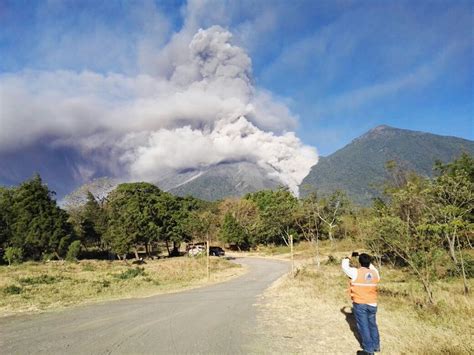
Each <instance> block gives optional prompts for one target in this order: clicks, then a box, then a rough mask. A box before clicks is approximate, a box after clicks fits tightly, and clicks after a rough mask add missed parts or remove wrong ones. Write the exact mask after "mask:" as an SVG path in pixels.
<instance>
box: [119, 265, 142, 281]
mask: <svg viewBox="0 0 474 355" xmlns="http://www.w3.org/2000/svg"><path fill="white" fill-rule="evenodd" d="M145 275H146V272H145V268H143V267H137V268H135V269H128V270H126V271H124V272H122V273H121V274H118V275H115V277H116V278H117V279H120V280H129V279H133V278H135V277H137V276H145Z"/></svg>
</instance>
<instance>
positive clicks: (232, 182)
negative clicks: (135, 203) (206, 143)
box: [158, 162, 282, 201]
mask: <svg viewBox="0 0 474 355" xmlns="http://www.w3.org/2000/svg"><path fill="white" fill-rule="evenodd" d="M185 174H186V178H187V179H186V180H185V181H184V182H181V183H179V184H177V185H176V186H174V187H171V186H170V185H168V190H169V192H171V193H173V194H175V195H179V196H186V195H192V196H194V197H197V198H200V199H203V200H209V201H213V200H218V199H222V198H225V197H230V196H243V195H245V194H246V193H249V192H255V191H259V190H264V189H274V188H277V187H278V186H280V185H282V182H280V181H278V180H277V179H274V178H271V177H269V176H268V174H267V172H266V171H265V170H264V169H262V168H260V167H259V166H257V165H256V164H253V163H249V162H239V163H223V164H219V165H217V166H214V167H212V168H209V169H207V170H205V171H196V172H194V173H193V174H190V173H189V172H187V173H185ZM181 180H183V179H182V177H180V176H178V177H177V179H176V181H181ZM168 183H169V182H168ZM158 186H162V185H161V184H160V183H158Z"/></svg>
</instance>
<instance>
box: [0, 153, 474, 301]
mask: <svg viewBox="0 0 474 355" xmlns="http://www.w3.org/2000/svg"><path fill="white" fill-rule="evenodd" d="M434 169H435V171H436V175H435V177H434V178H427V177H423V176H419V175H417V174H415V173H413V172H410V171H407V170H404V169H402V168H401V167H400V166H399V165H397V164H396V163H395V162H388V163H387V172H388V179H387V181H386V183H385V185H384V186H383V188H382V190H383V191H382V192H383V193H382V194H381V197H378V198H376V199H374V201H373V204H372V206H371V207H366V208H362V207H357V206H354V205H353V204H352V203H351V201H350V200H349V198H348V197H347V196H346V195H345V193H344V192H342V191H335V192H334V193H332V194H329V195H324V196H322V195H319V194H318V193H317V191H313V192H310V193H308V194H307V195H306V196H305V197H304V198H300V199H298V198H296V197H295V196H294V195H293V194H292V193H291V192H290V191H289V190H288V189H286V188H283V187H282V188H279V189H275V190H263V191H258V192H254V193H249V194H247V195H245V196H243V197H241V198H227V199H224V200H221V201H217V202H207V201H202V200H199V199H196V198H193V197H178V196H174V195H172V194H170V193H167V192H164V191H162V190H160V189H159V188H158V187H156V186H155V185H152V184H149V183H143V182H140V183H125V184H120V185H119V186H118V187H117V188H116V189H115V190H114V191H112V192H111V193H110V194H109V195H108V196H107V198H105V199H103V200H101V201H98V200H97V199H96V198H95V197H94V196H93V195H92V194H91V193H88V195H87V201H86V203H85V204H84V205H83V206H79V207H76V208H69V209H67V211H66V210H64V209H62V208H60V207H59V206H58V205H57V203H56V201H55V199H54V193H53V192H51V191H50V190H49V189H48V188H47V186H46V185H45V184H44V183H43V181H42V180H41V177H40V176H39V175H36V176H34V177H33V178H32V179H31V180H28V181H25V182H24V183H22V184H21V185H19V186H17V187H13V188H0V247H1V248H2V250H3V252H4V259H5V260H6V261H7V262H8V263H12V262H16V261H21V260H42V259H43V260H44V259H51V258H58V259H62V258H68V259H75V258H77V257H78V256H79V255H80V253H83V254H84V253H86V252H88V251H91V250H95V251H96V252H97V251H99V252H106V253H109V254H113V255H115V256H116V257H118V258H121V259H124V258H126V257H127V255H129V254H130V253H131V254H135V256H136V257H138V250H139V248H141V249H144V250H145V253H146V254H147V255H151V254H152V253H153V251H154V250H155V248H156V246H157V245H159V246H164V247H165V248H166V250H167V252H168V254H169V255H170V256H173V255H178V254H179V247H180V244H181V243H183V242H192V241H204V240H206V239H212V240H213V241H220V242H221V243H225V244H227V245H228V246H229V247H232V248H236V249H240V250H248V249H252V248H255V247H258V246H259V245H285V244H288V243H289V238H290V235H291V236H292V237H293V240H294V241H295V242H298V241H301V240H306V241H308V242H311V243H313V245H314V246H315V250H316V262H317V263H318V264H319V247H318V245H319V242H320V241H322V240H329V241H330V242H331V243H333V242H334V241H336V240H338V239H344V238H352V239H354V240H357V241H358V242H363V243H364V244H365V245H366V247H367V249H368V250H370V251H371V252H372V253H373V254H374V255H376V257H377V258H378V260H379V261H381V259H384V261H386V262H390V263H392V264H393V265H397V266H400V267H405V268H408V269H409V270H411V272H412V273H413V274H414V275H416V276H417V278H418V279H419V280H420V282H421V283H422V285H423V287H424V289H425V291H426V293H427V296H428V299H429V300H430V301H433V295H432V283H433V281H434V280H435V279H437V278H439V277H448V276H453V275H454V276H459V277H462V278H463V280H464V285H465V292H467V291H468V286H467V281H466V280H467V279H468V278H469V277H472V275H473V273H474V271H473V269H474V265H473V260H472V257H471V255H472V242H473V232H472V231H473V230H474V228H473V227H474V212H473V209H474V208H473V206H474V161H473V158H472V156H470V155H468V154H463V155H462V156H461V157H459V158H458V159H457V160H455V161H453V162H451V163H448V164H442V163H436V165H435V166H434ZM359 244H360V243H359Z"/></svg>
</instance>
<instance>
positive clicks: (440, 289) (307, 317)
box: [257, 262, 474, 354]
mask: <svg viewBox="0 0 474 355" xmlns="http://www.w3.org/2000/svg"><path fill="white" fill-rule="evenodd" d="M347 287H348V283H347V278H345V277H344V275H342V272H341V270H340V266H339V265H338V264H329V265H328V264H327V263H323V264H322V265H321V267H320V268H319V269H318V268H317V267H316V266H315V265H314V264H312V263H311V262H309V263H307V264H306V265H304V266H303V264H302V265H301V266H300V269H299V272H298V274H297V276H296V277H295V278H291V277H290V276H289V275H286V276H284V277H282V278H280V279H279V280H278V281H277V282H275V283H274V284H273V285H272V286H271V287H270V288H269V289H267V290H266V292H264V294H263V295H262V299H261V302H260V303H259V305H258V308H257V309H258V311H257V318H258V323H259V331H258V333H259V334H261V335H262V337H261V340H260V341H259V344H258V349H259V351H260V352H262V353H272V354H316V353H321V354H328V353H330V354H351V353H352V354H355V353H356V352H357V350H360V345H359V342H358V340H357V338H356V335H357V332H356V327H355V323H354V319H353V316H352V313H351V302H350V300H349V297H348V295H347ZM437 296H438V299H439V302H438V304H437V305H436V306H434V307H432V308H429V309H427V308H423V307H422V306H420V305H417V300H421V299H422V297H423V295H422V290H420V288H419V286H418V285H417V284H416V283H414V282H413V280H411V279H409V278H406V277H405V275H404V274H402V273H401V272H400V271H399V270H388V269H385V270H382V284H381V286H380V287H379V312H378V314H377V317H378V324H379V331H380V334H381V342H382V352H383V353H386V354H404V353H416V354H469V353H473V350H474V343H473V340H472V336H471V335H472V334H473V326H472V317H473V316H474V314H473V313H474V307H473V306H474V304H473V300H472V298H471V299H469V298H466V297H464V296H463V295H462V286H461V285H458V283H455V282H454V283H452V284H449V285H447V284H446V283H445V284H440V285H438V286H437Z"/></svg>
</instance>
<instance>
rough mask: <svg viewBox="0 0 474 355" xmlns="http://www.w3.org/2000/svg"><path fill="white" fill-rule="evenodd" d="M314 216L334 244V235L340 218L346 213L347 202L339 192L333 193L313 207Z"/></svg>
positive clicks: (342, 193) (344, 196) (345, 197)
mask: <svg viewBox="0 0 474 355" xmlns="http://www.w3.org/2000/svg"><path fill="white" fill-rule="evenodd" d="M314 208H315V214H316V216H317V217H318V218H319V219H320V220H321V222H322V224H323V225H324V226H325V227H326V229H327V236H328V238H329V240H330V241H331V243H334V233H335V230H336V228H338V227H339V225H340V224H341V220H342V216H343V215H344V214H345V213H347V212H348V209H349V200H348V198H347V196H346V194H345V193H344V192H342V191H340V190H337V191H335V192H333V193H332V194H331V195H329V196H328V197H324V198H321V199H319V201H318V203H316V204H315V205H314Z"/></svg>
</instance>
